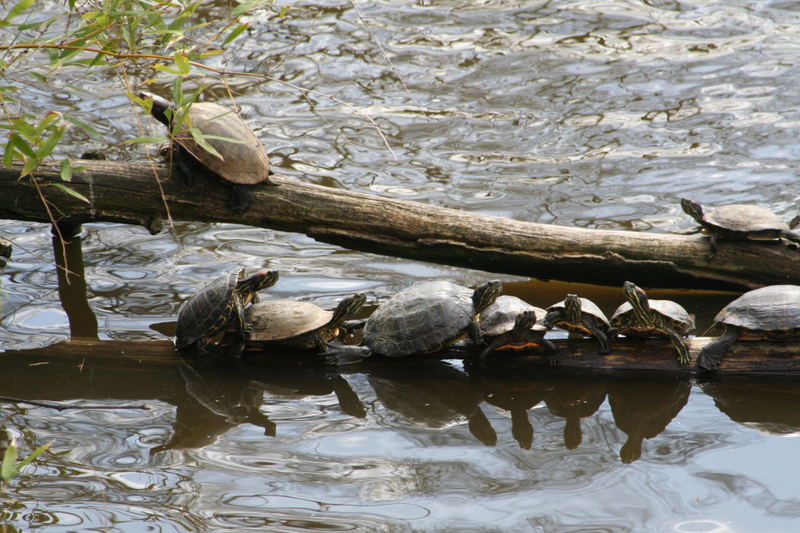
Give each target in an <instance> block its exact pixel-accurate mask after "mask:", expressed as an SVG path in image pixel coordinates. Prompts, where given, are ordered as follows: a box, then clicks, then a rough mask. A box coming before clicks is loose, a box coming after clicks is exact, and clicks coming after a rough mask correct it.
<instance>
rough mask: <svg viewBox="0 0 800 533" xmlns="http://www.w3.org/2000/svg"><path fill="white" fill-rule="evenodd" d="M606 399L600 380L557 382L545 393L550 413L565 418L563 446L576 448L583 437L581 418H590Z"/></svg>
mask: <svg viewBox="0 0 800 533" xmlns="http://www.w3.org/2000/svg"><path fill="white" fill-rule="evenodd" d="M605 399H606V385H605V383H604V382H603V381H600V380H585V381H584V380H581V381H577V380H576V381H558V382H555V383H553V384H552V385H551V386H550V387H548V388H547V390H546V391H545V396H544V401H545V403H546V404H547V408H548V409H550V412H551V413H553V414H554V415H556V416H560V417H563V418H566V419H567V420H566V425H565V426H564V446H565V447H566V448H567V449H568V450H574V449H575V448H577V447H578V446H579V445H580V443H581V440H582V439H583V435H582V432H581V418H586V417H588V416H592V415H593V414H594V413H596V412H597V410H598V409H599V408H600V405H601V404H602V403H603V401H604V400H605Z"/></svg>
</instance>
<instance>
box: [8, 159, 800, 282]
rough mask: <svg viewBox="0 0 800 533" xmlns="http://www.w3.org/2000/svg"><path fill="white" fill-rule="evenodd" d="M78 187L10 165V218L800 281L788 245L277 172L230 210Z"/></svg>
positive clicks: (179, 189)
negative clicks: (362, 188)
mask: <svg viewBox="0 0 800 533" xmlns="http://www.w3.org/2000/svg"><path fill="white" fill-rule="evenodd" d="M73 167H75V168H76V169H78V168H81V170H75V171H74V172H73V176H72V181H71V182H70V183H69V184H68V185H69V187H71V188H72V189H73V190H75V191H76V192H78V193H80V194H81V195H83V196H84V197H85V198H86V199H88V200H89V203H85V202H83V201H81V200H80V199H78V198H75V197H74V196H71V195H69V194H67V193H65V192H64V191H63V190H61V189H59V188H56V187H49V186H47V185H48V184H50V183H53V182H59V181H60V178H59V168H58V167H57V166H56V165H47V166H44V167H42V168H40V169H39V170H38V171H37V182H38V186H37V184H35V183H33V182H32V180H31V179H29V178H24V179H19V169H18V168H14V169H0V190H2V191H3V194H2V195H0V218H9V219H17V220H27V221H37V222H50V218H49V217H50V215H49V214H48V212H47V211H46V209H45V208H44V206H43V202H42V196H44V197H46V198H47V200H48V201H49V202H51V204H52V205H53V206H56V208H54V209H52V212H53V213H54V214H55V215H56V216H57V217H58V220H57V222H58V223H59V224H61V225H63V226H64V227H70V226H74V225H78V224H82V223H86V222H125V223H133V224H140V225H142V226H144V227H146V228H148V229H149V230H150V231H151V232H155V231H158V230H159V228H160V221H161V219H162V218H163V217H164V216H165V214H166V208H167V207H168V208H169V213H170V216H171V217H172V218H173V219H176V220H195V221H201V222H233V223H241V224H249V225H252V226H260V227H265V228H272V229H277V230H283V231H293V232H301V233H305V234H307V235H309V236H310V237H312V238H315V239H317V240H319V241H323V242H328V243H333V244H337V245H341V246H344V247H347V248H352V249H356V250H361V251H366V252H373V253H379V254H385V255H393V256H398V257H405V258H411V259H415V260H421V261H429V262H435V263H443V264H450V265H456V266H462V267H469V268H475V269H480V270H486V271H490V272H503V273H508V274H518V275H523V276H529V277H534V278H539V279H558V280H563V281H576V282H578V281H579V282H584V283H594V284H600V285H612V286H619V285H621V284H622V282H623V281H625V280H628V279H630V280H635V281H636V282H637V283H639V284H641V285H643V286H647V287H663V288H674V287H688V288H707V289H711V288H717V289H734V290H741V289H751V288H756V287H760V286H764V285H771V284H777V283H800V261H799V260H798V259H800V255H799V254H800V252H798V250H797V249H796V248H789V247H787V246H784V245H781V244H780V243H777V242H776V243H774V244H772V243H741V242H721V243H720V246H719V251H718V253H717V255H716V257H715V258H714V260H713V261H711V262H708V261H706V259H705V256H706V252H707V251H708V246H709V244H708V240H707V239H706V238H705V237H702V236H700V235H675V234H663V233H645V232H634V231H610V230H597V229H583V228H573V227H567V226H556V225H550V224H537V223H532V222H525V221H520V220H513V219H509V218H503V217H496V216H489V215H482V214H478V213H467V212H463V211H459V210H456V209H449V208H444V207H437V206H432V205H427V204H423V203H419V202H409V201H401V200H396V199H393V198H384V197H379V196H374V195H369V194H363V193H357V192H349V191H344V190H339V189H334V188H330V187H322V186H318V185H313V184H309V183H303V182H301V181H298V180H295V179H292V178H289V177H285V176H273V181H275V182H276V183H277V184H278V186H270V185H263V184H262V185H258V186H256V187H255V196H256V200H255V202H254V205H253V206H252V207H251V209H250V210H249V211H248V212H247V213H244V214H242V215H236V214H234V213H232V212H231V211H229V210H228V209H227V207H226V205H225V203H226V200H227V198H228V190H227V186H226V185H225V184H224V183H222V182H221V181H220V180H205V181H204V180H196V184H195V185H194V186H192V187H189V186H187V185H186V184H185V183H184V181H183V180H180V179H168V178H167V177H168V176H169V171H168V169H167V168H166V167H164V166H160V165H157V164H147V163H144V164H143V163H122V162H110V161H83V160H81V161H75V162H73Z"/></svg>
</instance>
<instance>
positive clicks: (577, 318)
mask: <svg viewBox="0 0 800 533" xmlns="http://www.w3.org/2000/svg"><path fill="white" fill-rule="evenodd" d="M564 310H565V311H566V313H567V322H569V323H571V324H580V323H581V299H580V298H578V295H577V294H567V297H566V298H564Z"/></svg>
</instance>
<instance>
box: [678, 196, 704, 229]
mask: <svg viewBox="0 0 800 533" xmlns="http://www.w3.org/2000/svg"><path fill="white" fill-rule="evenodd" d="M681 208H682V209H683V212H684V213H686V214H687V215H689V216H690V217H692V218H693V219H695V220H696V221H697V222H698V223H700V222H701V221H702V220H703V206H702V205H700V204H698V203H697V202H693V201H691V200H689V199H688V198H681Z"/></svg>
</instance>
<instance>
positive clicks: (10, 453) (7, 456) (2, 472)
mask: <svg viewBox="0 0 800 533" xmlns="http://www.w3.org/2000/svg"><path fill="white" fill-rule="evenodd" d="M16 472H17V444H16V443H15V442H14V439H11V442H10V443H9V444H8V448H6V452H5V453H4V454H3V464H2V466H0V479H2V480H3V481H5V482H6V483H8V482H9V481H11V478H12V477H14V474H15V473H16Z"/></svg>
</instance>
